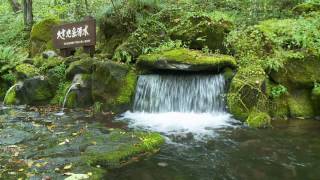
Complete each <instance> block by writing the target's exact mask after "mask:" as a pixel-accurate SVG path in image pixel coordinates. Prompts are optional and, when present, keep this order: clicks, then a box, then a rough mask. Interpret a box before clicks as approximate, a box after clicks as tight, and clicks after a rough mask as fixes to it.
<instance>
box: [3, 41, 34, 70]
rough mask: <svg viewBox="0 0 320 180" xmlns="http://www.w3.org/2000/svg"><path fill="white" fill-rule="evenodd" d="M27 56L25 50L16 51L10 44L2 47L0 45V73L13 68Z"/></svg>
mask: <svg viewBox="0 0 320 180" xmlns="http://www.w3.org/2000/svg"><path fill="white" fill-rule="evenodd" d="M27 56H28V54H27V53H26V52H23V51H18V50H16V49H15V48H13V47H11V46H7V47H4V46H1V45H0V74H3V73H5V72H8V71H9V70H11V69H14V68H15V67H16V66H17V65H18V64H20V63H21V62H22V61H23V60H24V59H25V58H26V57H27Z"/></svg>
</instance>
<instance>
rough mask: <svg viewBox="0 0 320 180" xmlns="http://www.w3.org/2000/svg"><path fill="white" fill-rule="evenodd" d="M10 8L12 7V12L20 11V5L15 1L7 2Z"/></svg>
mask: <svg viewBox="0 0 320 180" xmlns="http://www.w3.org/2000/svg"><path fill="white" fill-rule="evenodd" d="M8 1H9V3H10V5H11V7H12V10H13V12H15V13H16V12H18V11H20V10H21V5H20V4H19V2H18V1H17V0H8Z"/></svg>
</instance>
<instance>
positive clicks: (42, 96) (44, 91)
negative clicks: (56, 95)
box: [33, 84, 52, 101]
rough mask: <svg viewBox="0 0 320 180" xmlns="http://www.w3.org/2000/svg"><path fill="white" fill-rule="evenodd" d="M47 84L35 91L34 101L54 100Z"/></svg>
mask: <svg viewBox="0 0 320 180" xmlns="http://www.w3.org/2000/svg"><path fill="white" fill-rule="evenodd" d="M48 88H49V87H48V86H47V85H45V84H41V85H40V86H38V87H37V88H36V89H34V94H33V100H34V101H46V100H48V99H50V98H52V93H51V89H48Z"/></svg>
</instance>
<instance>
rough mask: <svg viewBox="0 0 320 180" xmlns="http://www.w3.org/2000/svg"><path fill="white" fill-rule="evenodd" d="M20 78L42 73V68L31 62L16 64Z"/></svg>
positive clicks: (18, 77)
mask: <svg viewBox="0 0 320 180" xmlns="http://www.w3.org/2000/svg"><path fill="white" fill-rule="evenodd" d="M16 74H17V79H18V80H23V79H27V78H32V77H34V76H37V75H39V74H40V70H39V69H38V68H36V67H35V66H33V65H31V64H19V65H18V66H16Z"/></svg>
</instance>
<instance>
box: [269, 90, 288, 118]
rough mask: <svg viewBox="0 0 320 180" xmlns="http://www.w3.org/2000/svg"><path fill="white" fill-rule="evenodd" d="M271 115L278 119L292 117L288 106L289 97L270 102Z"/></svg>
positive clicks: (285, 96) (274, 99)
mask: <svg viewBox="0 0 320 180" xmlns="http://www.w3.org/2000/svg"><path fill="white" fill-rule="evenodd" d="M269 104H270V107H269V110H270V111H269V113H270V115H271V116H272V117H274V118H277V119H283V118H284V119H286V118H288V117H289V116H290V110H289V105H288V96H287V95H284V96H281V97H277V98H273V99H272V100H270V103H269Z"/></svg>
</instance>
